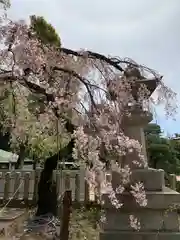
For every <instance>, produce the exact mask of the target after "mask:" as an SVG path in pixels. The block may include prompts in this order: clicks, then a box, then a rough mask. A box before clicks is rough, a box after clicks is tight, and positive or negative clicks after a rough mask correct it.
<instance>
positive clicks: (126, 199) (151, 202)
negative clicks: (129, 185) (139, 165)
mask: <svg viewBox="0 0 180 240" xmlns="http://www.w3.org/2000/svg"><path fill="white" fill-rule="evenodd" d="M163 174H164V173H163V171H162V170H160V171H158V170H154V169H144V170H136V171H135V173H134V175H132V181H135V180H136V181H142V182H144V185H145V188H146V190H147V191H146V197H147V200H148V204H147V206H146V207H140V206H139V205H138V204H137V203H136V201H135V199H134V198H133V197H132V196H131V194H129V193H128V192H126V193H123V194H121V195H117V198H118V200H119V201H120V202H122V203H123V207H122V208H121V209H115V208H114V207H113V206H112V204H111V203H110V201H109V199H108V196H107V195H104V196H103V198H104V200H105V205H104V208H105V214H106V219H107V221H106V223H104V224H103V231H102V232H101V234H100V240H111V239H113V240H116V239H117V240H119V239H122V240H176V239H178V240H179V239H180V230H179V225H180V224H179V216H178V213H177V209H178V208H180V207H178V206H180V194H179V193H178V192H176V191H173V190H171V189H169V188H166V187H164V178H163V179H162V176H163ZM156 182H157V184H156ZM130 215H134V216H135V217H137V218H138V220H139V221H140V224H141V228H140V231H139V232H138V231H136V230H134V229H132V227H131V226H130V220H129V217H130Z"/></svg>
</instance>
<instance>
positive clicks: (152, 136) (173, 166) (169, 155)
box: [145, 123, 180, 173]
mask: <svg viewBox="0 0 180 240" xmlns="http://www.w3.org/2000/svg"><path fill="white" fill-rule="evenodd" d="M145 136H146V140H147V154H148V160H149V166H150V167H153V168H161V169H164V170H165V172H167V173H179V172H180V168H179V167H180V144H178V143H177V142H175V141H173V140H172V139H169V138H166V137H163V136H162V131H161V128H160V126H159V125H157V124H154V123H150V124H148V126H147V127H146V128H145Z"/></svg>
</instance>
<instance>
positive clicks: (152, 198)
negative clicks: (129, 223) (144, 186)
mask: <svg viewBox="0 0 180 240" xmlns="http://www.w3.org/2000/svg"><path fill="white" fill-rule="evenodd" d="M146 198H147V201H148V202H147V206H146V207H140V206H139V205H138V204H137V203H136V201H135V199H134V198H133V197H132V195H131V194H130V193H128V192H124V193H122V194H118V195H117V199H118V200H119V202H121V203H123V204H124V205H123V207H122V209H124V210H126V209H127V210H128V211H133V210H134V209H159V210H160V209H164V210H166V209H169V208H172V207H175V206H176V209H177V208H180V193H178V192H176V191H174V190H172V189H170V188H167V187H164V188H163V190H162V191H148V192H146ZM102 200H104V202H105V204H104V206H103V207H104V208H105V209H112V208H113V206H112V204H111V202H110V200H109V196H108V194H104V195H103V196H102Z"/></svg>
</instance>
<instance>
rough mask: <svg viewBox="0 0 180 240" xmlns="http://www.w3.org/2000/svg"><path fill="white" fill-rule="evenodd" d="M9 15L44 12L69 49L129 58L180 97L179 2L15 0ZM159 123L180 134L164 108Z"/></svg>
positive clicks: (24, 16)
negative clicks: (154, 72)
mask: <svg viewBox="0 0 180 240" xmlns="http://www.w3.org/2000/svg"><path fill="white" fill-rule="evenodd" d="M11 3H12V6H11V9H10V11H9V15H10V16H11V17H12V18H14V19H28V17H29V15H32V14H35V15H39V16H44V17H45V18H46V20H47V21H49V22H50V23H51V24H52V25H53V26H54V27H55V28H56V30H57V32H58V33H59V35H60V37H61V40H62V44H63V45H64V46H65V47H69V48H73V49H79V48H87V49H90V50H93V51H98V52H101V53H104V54H110V55H114V56H120V57H130V58H132V59H134V60H135V61H137V62H138V63H141V64H145V65H147V66H148V67H150V68H153V69H155V70H157V71H159V72H160V73H161V74H162V75H163V76H164V81H165V83H166V84H167V85H168V86H169V87H171V88H172V89H173V90H174V91H175V92H176V93H178V98H177V102H178V104H179V100H180V95H179V93H180V79H179V78H180V76H179V75H180V74H179V69H180V1H179V0H173V1H170V0H158V1H157V0H156V1H155V0H136V1H132V0H125V1H124V0H111V1H104V0H96V1H95V0H91V1H88V0H51V1H49V0H11ZM156 121H157V122H158V123H159V124H160V125H161V126H162V129H164V131H165V132H166V133H169V134H172V133H174V132H179V133H180V126H179V122H180V113H178V114H177V116H176V121H173V120H171V119H168V120H166V119H165V116H164V113H163V110H162V108H161V107H158V108H157V116H156Z"/></svg>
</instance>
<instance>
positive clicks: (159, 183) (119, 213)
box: [100, 79, 180, 240]
mask: <svg viewBox="0 0 180 240" xmlns="http://www.w3.org/2000/svg"><path fill="white" fill-rule="evenodd" d="M141 83H143V84H145V85H146V86H147V88H148V90H149V91H150V94H152V93H153V91H154V90H155V88H156V87H157V80H156V79H152V80H146V79H140V80H139V82H137V84H136V86H135V88H134V93H135V92H136V91H137V88H138V84H141ZM151 120H152V114H151V113H150V112H148V111H144V110H143V108H142V106H139V105H135V106H134V107H132V110H131V115H130V116H127V117H126V118H125V119H124V124H123V126H124V131H125V134H126V135H127V136H129V137H130V138H133V139H137V140H138V141H139V142H140V143H141V144H142V149H143V153H144V156H145V157H146V158H147V155H146V147H145V136H144V131H143V128H144V127H145V126H146V125H147V124H148V123H149V122H150V121H151ZM125 161H126V162H127V161H128V157H127V159H125ZM119 179H120V178H119ZM119 179H118V175H117V174H115V175H114V174H112V184H118V180H119ZM131 182H133V183H135V182H143V183H144V188H145V190H146V197H147V200H148V203H147V206H145V207H140V206H139V205H138V204H137V203H136V202H135V199H134V198H133V197H132V195H130V193H128V191H127V192H124V193H123V194H121V195H117V198H118V199H120V202H123V207H122V208H121V209H115V208H114V207H113V206H112V204H111V203H110V202H109V200H108V196H107V195H106V194H105V195H104V196H103V198H104V200H105V205H104V208H105V214H106V222H105V224H103V229H102V231H101V233H100V240H110V239H113V240H120V239H122V240H179V239H180V231H179V219H178V214H177V210H176V209H177V208H176V207H175V206H177V204H180V194H179V193H178V192H176V191H173V190H171V189H169V188H167V187H165V181H164V171H163V170H156V169H151V168H148V167H147V168H141V169H134V170H132V175H131ZM119 184H120V180H119ZM130 215H134V216H135V217H137V218H138V219H139V220H140V223H141V228H140V230H139V231H136V230H134V229H133V228H132V227H131V226H130V221H129V217H130Z"/></svg>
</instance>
